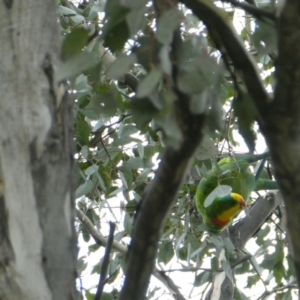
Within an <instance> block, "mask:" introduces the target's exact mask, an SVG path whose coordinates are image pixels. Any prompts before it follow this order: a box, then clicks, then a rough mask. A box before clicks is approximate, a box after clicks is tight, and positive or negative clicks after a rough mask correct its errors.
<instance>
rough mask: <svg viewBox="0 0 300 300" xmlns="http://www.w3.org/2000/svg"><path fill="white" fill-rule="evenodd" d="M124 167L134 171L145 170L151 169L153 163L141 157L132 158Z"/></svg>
mask: <svg viewBox="0 0 300 300" xmlns="http://www.w3.org/2000/svg"><path fill="white" fill-rule="evenodd" d="M124 166H125V167H127V168H130V169H133V170H136V169H140V168H141V169H144V168H151V167H152V166H153V163H152V162H151V160H147V159H145V158H144V159H142V158H140V157H132V158H130V159H129V160H128V161H127V162H125V163H124Z"/></svg>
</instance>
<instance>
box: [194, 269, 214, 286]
mask: <svg viewBox="0 0 300 300" xmlns="http://www.w3.org/2000/svg"><path fill="white" fill-rule="evenodd" d="M211 280H212V272H202V273H200V274H198V275H197V276H196V278H195V281H194V286H196V287H198V286H201V285H203V284H204V283H206V282H210V281H211Z"/></svg>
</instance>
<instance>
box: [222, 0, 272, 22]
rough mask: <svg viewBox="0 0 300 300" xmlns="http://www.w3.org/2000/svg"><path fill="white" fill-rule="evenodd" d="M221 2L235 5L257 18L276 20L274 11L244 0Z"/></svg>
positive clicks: (223, 0) (225, 0)
mask: <svg viewBox="0 0 300 300" xmlns="http://www.w3.org/2000/svg"><path fill="white" fill-rule="evenodd" d="M222 2H227V3H230V4H232V5H233V6H235V7H239V8H241V9H243V10H244V11H246V12H248V13H250V14H251V15H252V16H254V17H255V18H257V19H262V18H268V19H270V20H272V21H275V20H276V16H275V13H274V12H272V11H268V10H265V9H261V8H258V7H255V6H254V5H251V4H248V3H244V2H238V1H236V0H222Z"/></svg>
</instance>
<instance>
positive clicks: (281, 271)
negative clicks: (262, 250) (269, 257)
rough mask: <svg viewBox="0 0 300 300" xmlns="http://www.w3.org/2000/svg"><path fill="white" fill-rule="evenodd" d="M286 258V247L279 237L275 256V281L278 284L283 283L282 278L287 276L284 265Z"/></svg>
mask: <svg viewBox="0 0 300 300" xmlns="http://www.w3.org/2000/svg"><path fill="white" fill-rule="evenodd" d="M283 259H284V247H283V243H282V241H281V240H280V238H277V243H276V246H275V257H274V268H273V274H274V277H275V281H276V283H277V284H278V285H280V284H281V283H282V279H283V278H284V276H285V267H284V265H283Z"/></svg>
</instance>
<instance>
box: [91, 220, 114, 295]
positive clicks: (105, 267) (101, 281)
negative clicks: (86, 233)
mask: <svg viewBox="0 0 300 300" xmlns="http://www.w3.org/2000/svg"><path fill="white" fill-rule="evenodd" d="M115 229H116V224H115V223H113V222H109V235H108V240H107V244H106V247H105V254H104V257H103V261H102V265H101V270H100V276H99V284H98V288H97V292H96V295H95V300H100V299H101V296H102V293H103V288H104V285H105V283H106V276H107V270H108V265H109V260H110V252H111V249H112V244H113V241H114V232H115Z"/></svg>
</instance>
